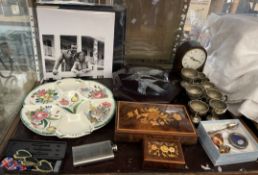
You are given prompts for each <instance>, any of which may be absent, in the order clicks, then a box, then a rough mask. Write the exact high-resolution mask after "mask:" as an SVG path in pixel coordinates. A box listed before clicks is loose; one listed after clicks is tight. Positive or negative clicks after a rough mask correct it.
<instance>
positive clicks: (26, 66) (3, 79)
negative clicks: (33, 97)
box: [0, 0, 37, 143]
mask: <svg viewBox="0 0 258 175" xmlns="http://www.w3.org/2000/svg"><path fill="white" fill-rule="evenodd" d="M0 26H1V27H0V143H1V142H2V139H3V136H4V134H5V132H6V131H7V129H8V128H9V127H10V125H11V123H12V121H13V119H14V117H15V116H16V115H17V114H18V112H19V110H20V108H21V105H22V103H23V99H24V97H25V95H26V94H27V93H28V92H29V91H30V90H31V88H32V87H33V86H34V84H35V82H36V79H37V74H36V67H35V59H34V50H33V42H32V31H31V27H30V19H29V14H28V6H27V1H26V0H2V1H0Z"/></svg>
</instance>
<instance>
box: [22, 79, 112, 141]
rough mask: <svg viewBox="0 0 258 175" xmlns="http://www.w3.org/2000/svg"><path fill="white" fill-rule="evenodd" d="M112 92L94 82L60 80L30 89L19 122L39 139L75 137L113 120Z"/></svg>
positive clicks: (88, 132)
mask: <svg viewBox="0 0 258 175" xmlns="http://www.w3.org/2000/svg"><path fill="white" fill-rule="evenodd" d="M114 111H115V101H114V98H113V94H112V92H111V91H110V90H109V89H108V88H107V87H105V86H104V85H102V84H100V83H98V82H95V81H83V80H80V79H72V78H70V79H63V80H59V81H56V82H54V83H47V84H44V85H41V86H39V87H37V88H35V89H34V90H32V91H31V92H30V93H29V94H28V96H27V97H26V99H25V101H24V106H23V109H22V111H21V120H22V122H23V123H24V125H25V126H26V127H28V128H29V129H30V130H32V131H33V132H35V133H37V134H39V135H43V136H57V137H59V138H78V137H82V136H84V135H88V134H90V133H91V132H93V131H94V130H96V129H99V128H101V127H103V126H105V125H106V124H107V123H108V122H109V121H110V120H111V119H112V117H113V114H114Z"/></svg>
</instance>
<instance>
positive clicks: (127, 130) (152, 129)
mask: <svg viewBox="0 0 258 175" xmlns="http://www.w3.org/2000/svg"><path fill="white" fill-rule="evenodd" d="M144 136H157V137H161V138H167V139H177V140H178V141H179V142H180V143H182V144H195V143H196V142H197V135H196V131H195V128H194V126H193V124H192V122H191V120H190V118H189V115H188V113H187V110H186V108H185V106H184V105H170V104H153V103H140V102H125V101H119V102H118V104H117V113H116V124H115V141H124V142H138V141H141V140H142V139H143V138H144Z"/></svg>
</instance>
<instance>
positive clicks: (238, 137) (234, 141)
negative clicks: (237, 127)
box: [228, 132, 248, 149]
mask: <svg viewBox="0 0 258 175" xmlns="http://www.w3.org/2000/svg"><path fill="white" fill-rule="evenodd" d="M228 141H229V143H230V144H231V145H232V146H234V147H235V148H237V149H245V148H246V147H247V146H248V141H247V139H246V137H245V136H243V135H242V134H239V133H235V132H233V133H231V134H229V136H228Z"/></svg>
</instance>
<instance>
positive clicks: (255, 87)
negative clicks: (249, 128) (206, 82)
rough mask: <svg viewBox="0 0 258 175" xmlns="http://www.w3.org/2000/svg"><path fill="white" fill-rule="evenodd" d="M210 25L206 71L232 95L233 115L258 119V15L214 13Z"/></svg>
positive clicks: (219, 86) (211, 78)
mask: <svg viewBox="0 0 258 175" xmlns="http://www.w3.org/2000/svg"><path fill="white" fill-rule="evenodd" d="M207 27H208V30H209V35H210V44H209V47H208V48H207V50H208V58H207V61H206V64H205V67H204V73H205V74H206V75H207V76H208V78H209V79H210V80H211V81H212V82H213V83H214V84H215V85H216V86H217V87H218V88H219V89H220V90H221V91H222V92H223V93H225V94H226V95H228V103H229V110H230V111H231V112H232V113H233V114H235V115H244V116H246V117H248V118H250V119H252V120H255V121H256V122H258V18H257V17H252V16H244V15H225V16H217V15H214V14H211V15H210V16H209V18H208V21H207Z"/></svg>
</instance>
